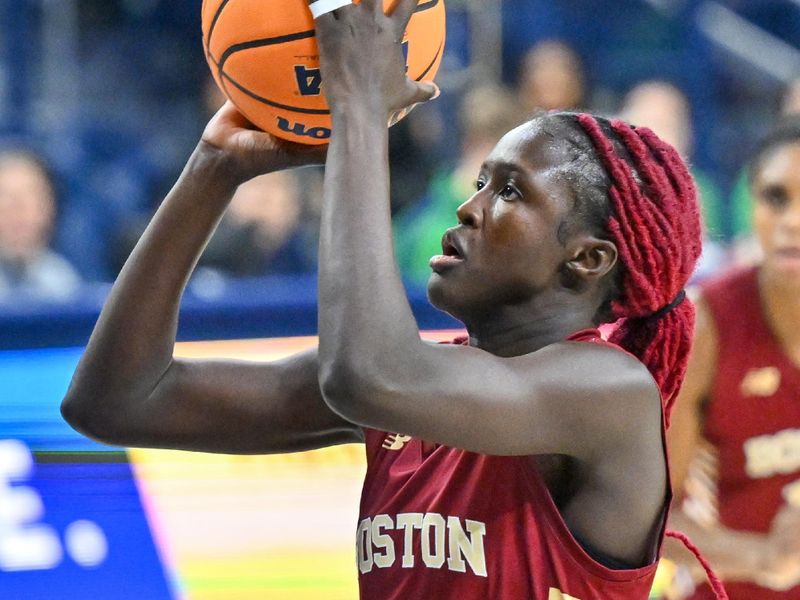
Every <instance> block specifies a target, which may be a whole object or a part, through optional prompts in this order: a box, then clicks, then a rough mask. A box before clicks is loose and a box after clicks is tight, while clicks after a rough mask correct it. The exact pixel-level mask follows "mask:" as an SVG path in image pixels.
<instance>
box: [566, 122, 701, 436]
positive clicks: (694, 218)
mask: <svg viewBox="0 0 800 600" xmlns="http://www.w3.org/2000/svg"><path fill="white" fill-rule="evenodd" d="M567 116H569V117H570V118H571V119H574V120H575V121H576V122H577V123H578V124H579V125H580V127H581V129H582V130H583V131H584V132H585V134H586V135H588V137H589V140H590V141H591V144H592V147H593V150H594V153H595V154H596V156H597V157H599V158H600V161H601V163H602V165H603V167H604V168H605V171H606V174H607V177H608V188H607V197H608V201H609V202H610V205H611V215H610V217H609V219H608V222H607V224H606V230H607V232H608V235H609V236H610V239H611V241H613V242H614V243H615V244H616V246H617V251H618V252H619V260H620V265H621V267H622V268H621V276H620V282H619V292H618V294H617V297H616V298H614V299H612V300H611V304H610V309H611V315H612V316H613V317H615V318H617V319H621V322H620V326H619V327H618V328H617V330H616V331H615V332H614V334H613V335H612V338H611V341H612V342H614V343H617V344H619V345H620V346H622V347H623V348H625V349H626V350H628V351H629V352H631V353H632V354H633V355H635V356H637V357H638V358H639V359H640V360H641V361H642V362H643V363H644V364H645V365H646V366H647V368H648V369H649V370H650V372H651V373H652V375H653V378H654V379H655V380H656V383H658V386H659V388H660V389H661V395H662V398H663V402H664V420H665V422H666V423H667V425H668V424H669V415H670V412H671V409H672V404H673V402H674V400H675V396H676V395H677V393H678V390H679V389H680V386H681V383H682V382H683V378H684V375H685V373H686V365H687V362H688V354H689V349H690V347H691V337H692V329H693V327H694V306H693V304H692V303H691V302H690V301H689V300H684V301H683V302H680V303H679V304H678V305H677V306H675V307H674V308H673V309H672V310H669V311H666V312H665V313H664V314H663V315H661V314H660V315H658V316H657V317H655V318H654V317H653V315H654V313H657V312H658V311H659V310H660V309H662V308H663V307H665V306H667V305H669V304H670V303H671V302H672V301H673V300H674V299H675V298H676V297H677V296H678V294H679V293H680V292H681V291H682V290H683V288H684V286H685V285H686V282H687V281H688V279H689V277H690V275H691V273H692V272H693V270H694V267H695V263H696V262H697V259H698V257H699V256H700V251H701V241H700V240H701V224H700V214H699V209H698V205H697V194H696V191H695V187H694V183H693V182H692V178H691V176H690V175H689V172H688V169H687V168H686V166H685V164H684V163H683V161H682V160H681V158H680V157H679V156H678V153H677V152H676V151H675V150H674V149H673V148H672V147H670V146H669V145H667V144H665V143H664V142H663V141H661V140H660V139H659V138H658V137H657V136H656V135H655V134H654V133H653V132H652V131H650V130H649V129H645V128H641V129H634V128H633V127H631V126H630V125H628V124H626V123H624V122H622V121H611V122H609V121H606V120H605V119H598V118H595V117H593V116H591V115H587V114H580V115H567Z"/></svg>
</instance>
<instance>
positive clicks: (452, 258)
mask: <svg viewBox="0 0 800 600" xmlns="http://www.w3.org/2000/svg"><path fill="white" fill-rule="evenodd" d="M464 259H465V257H464V251H463V249H462V247H461V243H460V241H459V240H458V238H457V237H456V236H455V235H454V234H453V231H452V230H451V229H448V230H447V231H446V232H445V234H444V236H442V253H441V254H439V255H437V256H434V257H433V258H431V262H430V267H431V269H433V271H434V273H441V272H442V271H444V270H446V269H448V268H451V267H454V266H456V265H459V264H461V263H462V262H464Z"/></svg>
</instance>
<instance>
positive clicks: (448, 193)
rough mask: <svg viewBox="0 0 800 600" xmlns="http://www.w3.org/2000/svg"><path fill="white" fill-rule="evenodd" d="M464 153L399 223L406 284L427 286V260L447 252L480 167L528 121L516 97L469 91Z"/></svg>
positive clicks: (498, 90) (488, 89) (493, 89)
mask: <svg viewBox="0 0 800 600" xmlns="http://www.w3.org/2000/svg"><path fill="white" fill-rule="evenodd" d="M460 113H461V114H460V122H461V123H460V124H461V131H462V142H461V154H460V157H459V159H458V163H457V164H456V165H455V167H452V168H449V169H445V170H443V171H440V172H439V173H437V174H436V175H434V177H433V180H432V182H431V185H430V187H429V188H428V192H427V193H426V194H425V195H424V196H423V197H422V198H421V199H420V200H419V201H418V202H415V203H413V204H411V205H409V206H407V207H406V208H405V209H404V210H402V211H401V212H400V213H399V214H398V215H397V216H396V217H395V221H394V233H395V235H394V237H395V246H396V252H397V260H398V264H399V265H400V270H401V273H402V275H403V277H404V279H405V280H406V281H408V282H409V283H411V284H413V285H418V286H424V285H425V284H426V283H427V281H428V278H429V277H430V274H431V271H430V268H429V267H428V261H429V260H430V258H431V257H432V256H434V255H436V254H441V251H442V232H443V231H445V230H446V229H447V228H448V227H451V226H453V225H455V224H456V209H457V208H458V207H459V206H461V204H462V203H463V202H464V201H466V200H467V199H468V198H469V197H470V196H471V195H472V194H473V193H474V191H475V181H476V178H477V176H478V173H479V172H480V168H481V164H482V163H483V161H484V159H485V158H486V156H487V155H488V154H489V152H490V151H491V149H492V148H493V147H494V145H495V144H496V143H497V141H498V140H499V139H500V138H501V137H502V136H503V135H504V134H505V133H506V132H507V131H509V130H511V129H513V128H514V127H516V126H517V125H519V124H520V123H522V121H523V120H524V118H525V112H524V111H523V110H522V109H521V108H520V107H519V105H518V104H517V101H516V98H515V96H514V94H512V93H511V92H510V91H509V90H507V89H505V88H503V87H499V86H482V87H478V88H474V89H473V90H472V91H470V92H468V93H467V94H466V95H465V96H464V98H463V100H462V104H461V109H460Z"/></svg>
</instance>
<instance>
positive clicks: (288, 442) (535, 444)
mask: <svg viewBox="0 0 800 600" xmlns="http://www.w3.org/2000/svg"><path fill="white" fill-rule="evenodd" d="M380 4H381V3H379V2H376V1H375V0H364V1H363V2H362V3H361V4H360V5H358V6H350V7H346V8H345V9H342V10H339V11H336V12H335V13H332V14H328V15H324V16H322V17H321V18H320V19H318V20H317V33H318V40H319V43H320V53H321V62H322V68H323V73H324V77H325V80H326V82H327V84H326V94H327V96H328V101H329V103H330V105H331V109H332V114H333V122H334V135H333V138H332V140H331V144H330V148H329V150H328V155H327V169H326V183H325V203H324V204H325V209H324V214H323V219H322V231H321V241H320V273H319V293H320V300H319V305H320V313H319V334H320V346H319V350H318V352H310V353H306V354H302V355H299V356H295V357H292V358H289V359H287V360H285V361H282V362H279V363H269V364H256V365H253V364H247V365H245V364H236V363H231V362H200V361H192V362H188V361H182V360H177V359H174V358H173V357H172V349H173V345H174V341H175V337H174V336H175V326H176V323H177V308H178V302H179V298H180V295H181V292H182V290H183V287H184V286H185V284H186V281H187V279H188V276H189V274H190V272H191V270H192V268H193V265H194V263H195V261H196V259H197V256H198V255H199V253H200V251H201V250H202V247H203V244H204V242H205V240H206V239H207V238H208V236H209V235H210V234H211V232H212V231H213V228H214V226H215V224H216V223H217V222H218V220H219V218H220V216H221V215H222V213H223V211H224V209H225V206H226V205H227V202H228V200H229V198H230V195H231V193H232V191H233V189H234V188H235V186H236V185H237V184H238V183H240V182H241V181H244V180H245V178H246V177H249V176H252V175H254V174H255V173H254V172H253V170H254V171H255V172H264V171H266V170H274V169H277V168H285V167H287V166H291V165H297V164H302V163H310V162H313V161H314V160H315V159H316V160H318V159H319V156H313V155H312V154H311V151H306V152H305V154H303V155H300V154H299V151H298V149H297V148H296V147H292V148H291V149H290V150H287V148H289V147H288V146H285V145H284V146H281V147H282V148H284V152H283V153H281V155H280V156H281V157H282V158H281V159H278V158H277V156H278V153H277V152H276V141H275V140H274V139H272V138H270V137H269V136H267V135H266V134H263V133H259V132H252V131H246V130H243V129H241V127H242V126H243V123H242V122H241V121H240V120H239V121H236V120H237V119H241V117H239V116H238V115H237V114H236V113H235V112H234V111H233V109H232V108H231V107H226V108H223V109H222V112H221V113H220V114H219V115H218V116H217V117H216V118H215V120H214V121H212V123H210V124H209V127H208V129H207V130H206V133H205V134H204V138H203V141H202V142H201V144H200V146H199V147H198V150H197V151H196V152H195V154H194V155H193V157H192V159H190V162H189V165H188V167H187V170H186V171H185V173H184V175H183V176H182V177H181V179H180V180H179V182H178V183H177V184H176V187H175V189H174V190H173V191H172V192H171V193H170V195H169V196H168V197H167V199H166V200H165V202H164V204H163V205H162V207H161V209H160V210H159V213H158V214H157V215H156V216H155V218H154V220H153V223H151V225H150V227H149V228H148V231H147V232H146V233H145V235H144V236H143V238H142V240H141V241H140V243H139V245H138V246H137V249H136V250H135V251H134V253H133V255H132V256H131V258H130V259H129V262H128V264H127V265H126V267H125V269H124V270H123V272H122V273H121V275H120V278H119V280H118V281H117V283H116V284H115V288H114V291H113V292H112V295H111V297H110V298H109V300H108V302H107V304H106V307H105V308H104V310H103V314H102V315H101V317H100V320H99V321H98V324H97V327H96V329H95V332H94V333H93V335H92V339H91V340H90V342H89V346H88V347H87V351H86V354H85V355H84V357H83V359H82V361H81V363H80V365H79V367H78V369H77V371H76V374H75V377H74V379H73V383H72V385H71V387H70V390H69V392H68V394H67V397H66V398H65V401H64V405H63V412H64V414H65V416H66V417H67V419H68V420H69V421H70V422H71V423H72V424H73V425H75V426H76V427H78V428H79V429H81V430H82V431H84V432H86V433H87V434H89V435H93V436H94V437H96V438H98V439H101V440H103V441H106V442H110V443H115V444H124V445H135V446H157V447H168V448H183V449H190V450H204V451H217V452H251V453H266V452H281V451H295V450H301V449H308V448H314V447H321V446H326V445H331V444H336V443H346V442H353V441H358V440H360V439H362V434H361V432H362V428H363V427H370V428H376V429H381V430H386V431H391V432H402V433H404V434H406V435H411V436H414V437H417V438H420V439H422V440H425V441H427V442H431V443H440V444H446V445H448V446H453V447H458V448H463V449H466V450H471V451H476V452H484V453H490V454H501V455H523V456H530V457H531V463H532V465H533V463H539V464H540V465H541V466H542V467H543V468H544V472H545V476H546V480H547V483H548V486H549V488H550V490H551V493H552V494H553V496H554V497H555V498H556V499H557V500H558V503H559V508H560V510H561V513H562V515H563V517H564V519H565V520H566V522H567V524H568V526H569V527H570V528H571V530H572V531H573V532H575V533H577V534H578V535H579V536H580V537H581V538H582V539H584V540H586V541H587V542H588V543H589V544H591V545H592V546H593V547H594V548H596V549H597V550H599V551H600V552H603V553H605V554H607V555H610V556H613V557H615V558H617V559H619V560H622V561H625V562H627V563H630V564H633V565H642V564H646V563H647V562H648V561H649V560H650V559H649V554H650V552H651V550H652V544H653V540H654V534H655V532H656V531H657V528H658V526H659V524H660V518H661V516H662V510H663V504H664V499H665V491H666V487H667V479H666V469H665V461H664V453H663V447H662V442H661V405H660V398H659V394H658V390H657V387H656V384H655V382H654V381H653V379H652V377H651V376H650V374H649V373H648V372H647V370H646V369H645V367H644V366H643V365H642V364H640V363H639V362H638V361H636V360H635V359H633V358H632V357H630V356H628V355H626V354H624V353H622V352H618V351H615V350H613V349H609V348H607V347H604V346H600V345H596V344H586V343H577V342H564V341H563V340H564V339H565V338H567V337H568V336H569V335H570V334H571V333H573V332H575V331H576V330H579V329H583V328H587V327H592V326H593V316H594V315H595V313H596V311H597V309H598V307H599V306H600V304H601V302H602V299H603V295H604V293H605V290H606V289H607V278H609V277H611V276H612V273H613V270H614V266H615V263H616V259H617V254H616V249H615V247H614V245H613V244H612V243H610V242H608V241H606V240H602V239H599V238H597V237H595V236H594V235H592V234H590V233H589V232H582V233H576V234H575V235H573V236H571V237H570V239H568V240H566V242H565V243H562V241H561V240H559V239H558V235H557V234H558V231H559V229H560V226H561V225H562V224H563V222H564V220H565V219H568V218H569V217H570V214H569V211H570V210H571V207H572V203H573V199H572V195H571V191H570V190H569V188H568V186H567V185H566V184H565V183H564V181H563V179H562V178H561V176H560V175H559V171H558V168H557V167H558V166H559V165H560V164H561V163H562V162H563V161H564V158H565V154H562V150H561V149H560V147H559V145H558V144H557V143H554V142H553V141H552V140H549V139H548V138H547V137H546V136H543V135H541V132H540V131H539V128H538V126H537V125H536V124H532V125H528V126H524V127H522V128H520V129H517V130H515V131H513V132H511V133H510V134H509V135H508V136H506V137H505V138H504V139H503V141H502V142H501V143H500V144H499V145H498V146H497V148H496V149H495V150H494V152H493V153H492V154H491V156H490V157H489V158H488V159H487V161H486V163H485V165H484V168H483V169H482V172H481V174H480V178H479V184H478V187H479V189H478V190H477V191H476V193H475V195H474V196H473V197H472V198H470V199H469V200H467V202H465V203H464V205H462V206H461V208H459V210H458V215H457V216H458V221H459V225H458V226H457V227H456V228H454V229H453V230H451V232H450V233H449V234H448V235H447V236H446V238H445V242H444V244H443V254H450V255H452V254H454V253H456V251H455V249H456V248H457V254H458V255H459V256H458V257H456V256H450V258H437V259H434V261H433V262H432V266H433V270H434V274H433V276H432V278H431V282H430V286H429V292H430V297H431V300H432V301H433V302H434V304H435V305H436V306H438V307H439V308H441V309H443V310H446V311H448V312H450V313H451V314H453V315H455V316H456V317H458V318H460V319H462V320H463V322H464V323H465V325H466V326H467V329H468V331H469V336H470V345H469V346H466V347H465V346H440V345H433V344H428V343H425V342H423V341H421V340H420V337H419V330H418V328H417V326H416V322H415V320H414V318H413V315H412V313H411V310H410V307H409V305H408V302H407V300H406V297H405V292H404V289H403V286H402V283H401V280H400V277H399V275H398V271H397V267H396V264H395V261H394V257H393V250H392V243H391V221H390V209H389V170H388V157H387V136H388V133H387V127H386V123H387V120H391V118H392V115H395V114H397V113H398V112H399V111H402V110H404V109H405V108H406V107H408V106H412V105H414V104H416V103H419V102H423V101H426V100H428V99H430V97H431V96H432V95H433V93H434V88H433V87H432V86H430V85H428V84H418V83H414V82H411V81H409V80H408V79H407V78H406V76H405V69H404V64H403V57H402V50H401V46H400V43H399V41H398V40H400V39H401V38H402V32H403V31H404V29H405V25H406V23H407V21H408V19H409V17H410V15H411V12H412V11H413V9H414V7H415V5H416V2H415V1H414V0H400V2H399V3H398V5H397V8H396V10H395V12H394V14H393V15H391V16H386V15H384V14H383V11H382V8H381V5H380ZM365 55H368V56H370V57H371V60H369V61H364V60H362V57H363V56H365ZM234 121H236V122H237V124H238V129H237V127H234V126H232V125H231V123H232V122H234ZM235 131H238V134H236V135H235V134H234V132H235ZM237 136H238V137H237ZM287 152H288V154H287ZM287 161H288V163H289V164H287ZM242 164H246V165H250V167H249V168H243V167H242ZM255 165H258V167H256V166H255ZM565 282H569V285H566V284H565ZM567 465H569V469H567V468H566V466H567Z"/></svg>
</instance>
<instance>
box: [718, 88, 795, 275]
mask: <svg viewBox="0 0 800 600" xmlns="http://www.w3.org/2000/svg"><path fill="white" fill-rule="evenodd" d="M796 115H800V79H795V80H794V81H792V82H791V83H789V85H787V86H786V89H785V90H784V91H783V94H782V96H781V101H780V115H779V116H780V117H793V116H796ZM751 187H752V186H751V182H750V178H749V176H748V172H747V169H742V171H741V173H739V177H737V179H736V182H735V184H734V186H733V190H732V192H731V198H730V211H731V220H732V222H733V239H734V247H735V255H736V260H737V262H739V263H742V264H753V263H756V262H758V261H759V260H760V258H761V249H760V248H759V245H758V241H757V240H756V239H755V237H754V236H753V205H754V204H753V198H752V195H751V191H750V190H751Z"/></svg>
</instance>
